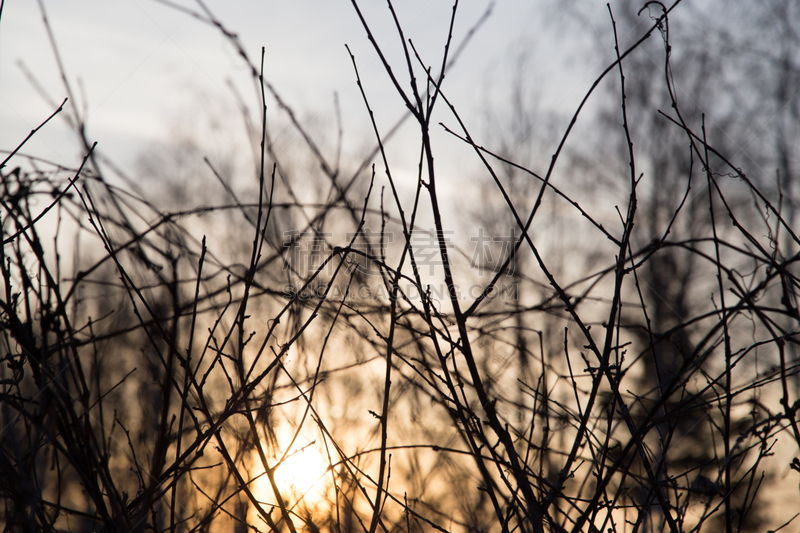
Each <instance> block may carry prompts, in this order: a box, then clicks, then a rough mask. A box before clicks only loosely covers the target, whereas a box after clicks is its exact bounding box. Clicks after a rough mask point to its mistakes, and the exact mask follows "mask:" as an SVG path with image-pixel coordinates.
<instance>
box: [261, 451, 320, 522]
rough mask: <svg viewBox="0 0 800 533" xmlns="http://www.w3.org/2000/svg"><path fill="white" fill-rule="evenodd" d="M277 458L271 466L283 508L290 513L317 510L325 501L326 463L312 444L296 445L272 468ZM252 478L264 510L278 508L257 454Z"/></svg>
mask: <svg viewBox="0 0 800 533" xmlns="http://www.w3.org/2000/svg"><path fill="white" fill-rule="evenodd" d="M279 460H280V457H279V458H277V459H274V460H273V462H272V463H271V464H270V466H271V467H273V468H275V485H276V486H277V488H278V490H279V491H280V494H281V497H282V498H283V500H284V503H285V504H286V506H287V507H288V508H289V509H290V510H291V509H294V510H297V508H301V509H316V508H319V507H320V504H322V503H323V502H324V501H325V498H326V495H327V490H328V488H329V486H330V478H328V477H326V473H327V471H328V461H327V459H326V458H325V457H324V456H323V452H322V450H320V449H319V447H318V443H316V442H315V441H311V442H306V443H305V444H299V443H298V444H296V445H295V446H294V447H292V450H291V452H289V453H288V454H287V455H286V457H285V458H284V459H283V461H282V462H281V463H280V464H279V465H278V466H277V467H275V465H276V464H277V462H278V461H279ZM253 461H254V463H253V464H254V469H255V474H256V475H257V476H258V478H257V479H256V481H255V482H254V484H253V493H254V495H255V497H256V498H257V499H258V500H259V502H261V503H262V504H263V505H266V506H273V505H277V499H276V498H275V494H274V491H273V489H272V487H271V486H270V482H269V479H268V478H267V476H266V475H265V474H264V468H263V465H262V464H261V460H260V459H259V458H258V454H254V455H253Z"/></svg>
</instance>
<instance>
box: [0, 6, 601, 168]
mask: <svg viewBox="0 0 800 533" xmlns="http://www.w3.org/2000/svg"><path fill="white" fill-rule="evenodd" d="M182 4H183V5H185V6H188V7H191V8H192V9H197V5H196V4H194V3H192V2H189V1H188V0H182ZM552 4H553V3H552V2H550V1H545V0H542V1H539V2H536V1H530V0H499V1H497V2H496V3H495V4H494V7H493V9H492V13H491V15H490V17H489V19H488V20H487V21H486V23H485V24H484V25H483V26H482V27H481V28H480V29H479V31H478V32H477V34H476V35H475V37H474V38H473V39H472V41H471V42H470V43H469V45H468V47H467V48H466V49H465V51H464V54H463V55H462V56H461V59H460V60H459V62H458V64H457V65H456V66H455V68H454V69H453V70H452V71H451V73H450V76H449V79H448V80H447V85H446V87H445V89H446V91H447V93H448V96H449V97H450V98H451V99H452V100H453V101H454V102H455V103H456V104H457V105H458V106H459V109H460V110H461V111H462V112H463V113H464V114H465V115H466V116H468V117H470V118H474V120H473V125H474V127H475V128H478V127H479V124H477V121H478V118H477V117H479V116H480V113H481V111H482V110H484V109H486V108H487V102H486V99H487V96H491V95H492V94H493V91H495V92H496V91H497V90H498V85H502V80H503V77H504V76H506V77H508V76H509V72H511V69H512V64H513V57H514V55H515V54H516V53H517V52H518V51H520V50H522V49H527V50H528V51H529V56H530V57H529V62H528V65H529V67H530V71H531V72H530V76H531V77H533V78H535V79H536V81H535V85H536V90H537V91H538V92H537V98H538V99H539V100H540V101H541V102H542V105H543V106H544V108H545V109H561V110H564V111H567V110H569V109H573V108H574V105H575V102H577V101H578V100H579V98H580V97H581V96H582V95H583V93H584V92H585V90H586V89H587V88H588V86H589V84H590V83H591V81H593V77H592V76H591V75H592V74H594V73H595V72H596V70H595V71H593V70H592V69H588V70H587V69H586V65H585V64H578V63H576V62H575V61H574V59H575V57H573V55H574V54H573V55H571V54H570V53H565V50H566V49H567V48H568V47H567V46H566V40H565V39H563V38H561V37H559V32H558V26H559V24H560V22H559V21H558V17H557V15H556V14H555V12H554V10H553V8H552ZM44 5H45V8H46V12H47V15H48V18H49V20H50V24H51V27H52V30H53V34H54V37H55V40H56V42H57V44H58V48H59V52H60V55H61V59H62V61H63V64H64V67H65V69H66V71H67V75H68V78H69V80H70V82H71V83H72V84H73V90H74V91H75V95H74V96H75V99H76V100H77V101H78V104H79V106H80V107H81V108H83V109H85V111H84V114H85V115H86V117H87V122H88V126H89V128H88V136H89V140H90V141H98V142H99V146H100V148H101V149H102V150H104V152H105V153H106V154H108V155H110V156H111V157H112V158H113V159H114V160H116V161H118V162H119V163H120V164H122V165H130V164H131V163H132V162H134V161H135V160H136V157H137V156H138V155H139V154H141V152H142V151H143V150H145V149H146V148H147V146H148V145H151V144H152V143H153V142H164V141H166V140H167V139H169V138H170V136H171V135H172V134H173V132H174V125H175V124H176V123H180V122H181V121H182V120H185V118H186V117H187V116H191V115H193V114H196V113H198V112H200V110H201V109H202V108H203V107H205V106H206V105H207V103H208V102H216V103H215V104H214V105H215V106H216V107H217V108H218V109H235V105H234V102H235V99H234V97H233V92H232V90H231V88H230V85H229V82H228V80H232V81H233V83H234V84H235V85H236V86H237V87H238V90H239V91H241V93H242V96H243V98H244V99H245V100H246V102H247V103H248V104H249V105H251V106H254V104H255V103H256V99H255V97H256V95H255V91H254V87H253V84H252V82H251V81H250V78H249V76H248V71H247V69H246V67H245V66H244V63H243V61H242V60H241V59H240V58H239V57H237V55H236V53H235V50H234V49H233V47H232V46H231V45H230V44H229V43H228V42H226V41H225V39H223V38H222V36H221V35H220V33H219V31H217V30H216V29H215V28H212V27H209V26H208V25H206V24H203V23H202V22H199V21H198V20H196V19H195V18H193V17H191V16H190V15H188V14H186V13H183V12H180V11H177V10H174V9H170V8H167V7H165V6H163V5H161V4H158V3H156V2H154V1H151V0H112V1H109V0H72V1H70V2H64V1H47V0H44ZM207 5H208V6H209V8H210V9H211V10H212V12H213V13H214V14H215V15H216V16H217V17H218V18H219V19H220V20H221V21H222V22H223V23H224V24H225V26H226V27H227V28H228V29H229V30H231V31H233V32H236V33H237V34H238V35H239V36H240V38H241V40H242V42H243V44H244V46H245V48H246V50H247V52H248V53H249V54H250V56H251V59H252V60H253V61H255V62H257V61H258V60H259V56H260V47H261V46H264V47H266V61H265V74H266V77H267V79H268V80H269V81H270V82H272V83H273V84H274V86H275V87H276V89H277V90H278V91H279V92H280V93H281V95H282V96H283V97H284V99H285V100H286V102H287V103H288V104H289V105H291V106H292V107H293V108H294V109H295V110H296V111H298V113H299V114H300V115H301V116H302V118H303V120H304V121H306V122H313V121H314V119H315V118H320V119H328V120H330V118H331V117H333V116H334V114H333V105H332V104H333V94H334V92H337V93H338V94H339V98H340V103H341V107H342V114H343V123H344V127H345V132H346V134H345V135H346V142H347V141H348V140H349V141H350V142H354V143H357V142H363V139H364V135H365V132H366V131H367V130H366V129H365V128H366V127H368V122H366V118H367V117H366V114H365V113H364V110H363V103H362V102H361V96H360V94H359V92H358V89H357V87H356V84H355V75H354V72H353V68H352V65H351V63H350V58H349V56H348V54H347V51H346V49H345V46H344V45H345V44H348V45H349V46H350V48H351V50H352V51H353V53H354V54H355V56H356V59H357V61H358V65H359V69H360V71H361V74H362V78H363V79H364V82H365V87H366V89H367V92H368V94H369V96H370V98H371V100H372V103H373V105H374V106H376V107H377V108H379V109H380V110H381V111H382V113H380V114H379V116H378V120H379V123H381V124H385V125H386V127H388V125H389V124H391V123H393V121H395V120H397V118H398V117H399V116H400V115H401V114H402V105H400V101H399V99H398V98H397V96H396V95H395V94H394V93H393V90H392V88H391V87H390V86H389V85H388V79H387V76H386V75H385V73H384V72H383V69H382V67H381V65H380V62H379V61H378V60H377V58H376V54H375V53H374V51H373V50H372V47H371V45H370V44H369V42H368V41H367V39H366V33H365V32H364V30H363V29H362V27H361V24H360V22H359V20H358V18H357V15H356V13H355V10H354V9H353V7H352V5H351V3H350V2H348V1H346V0H293V1H291V2H288V1H285V0H281V1H276V0H261V1H255V0H249V1H243V0H233V1H231V0H228V1H209V2H208V4H207ZM361 7H362V10H363V13H364V15H365V17H367V19H368V20H369V22H370V24H371V25H373V27H374V29H375V34H376V37H377V38H378V40H379V41H380V43H381V45H382V46H384V47H385V48H386V50H387V51H388V53H389V55H390V58H391V59H392V60H393V61H395V60H398V59H400V56H399V55H398V54H399V53H400V51H401V49H400V48H399V40H398V38H397V35H396V32H395V31H394V30H393V28H392V26H391V19H390V17H389V12H388V10H387V8H386V3H385V2H382V1H375V0H370V1H363V2H361ZM488 7H489V2H488V1H485V0H469V1H466V2H461V3H460V5H459V12H458V18H457V21H456V31H455V36H454V39H455V42H456V43H460V42H461V41H462V40H463V39H464V36H465V35H466V33H467V31H468V30H469V29H470V28H471V27H472V26H473V25H474V24H475V23H476V22H477V21H478V20H480V18H481V16H482V14H483V13H484V12H485V11H486V9H487V8H488ZM396 8H397V10H398V16H399V18H400V20H401V23H402V24H403V26H404V31H405V32H406V36H407V37H408V38H411V39H412V40H413V41H414V42H415V44H416V45H417V46H418V49H419V50H420V52H421V53H422V55H423V58H424V59H425V60H426V62H428V63H430V64H432V65H438V64H439V61H440V58H441V49H442V45H443V43H444V41H445V38H446V28H447V24H448V21H449V18H450V15H451V10H452V4H451V2H450V1H449V0H448V1H441V0H404V1H403V2H397V6H396ZM584 8H585V9H586V10H590V11H591V10H596V11H597V12H598V16H607V15H604V10H605V6H604V4H603V3H601V2H594V1H590V0H587V1H586V2H585V6H584ZM582 9H583V8H582ZM578 35H579V34H578ZM562 37H563V36H562ZM574 39H575V37H574V36H573V40H574ZM578 44H580V43H578ZM583 45H586V42H584V43H583ZM578 49H579V48H577V47H576V48H575V50H578ZM611 52H612V51H611V50H610V49H609V50H608V51H607V52H606V53H607V54H610V53H611ZM602 56H603V54H602V53H600V54H598V56H597V57H598V59H599V58H601V57H602ZM608 57H609V58H610V57H611V56H608ZM595 62H596V65H595V66H596V67H599V66H600V64H601V63H600V61H597V60H595ZM589 63H591V61H590V62H589ZM20 65H24V69H23V68H21V67H20ZM581 69H583V70H581ZM25 70H27V71H28V72H29V73H30V75H32V76H33V77H35V78H36V80H37V83H38V84H40V86H41V89H42V90H43V91H44V92H46V93H47V95H48V97H49V98H50V99H51V102H48V101H47V99H45V98H44V97H43V96H42V95H41V94H40V90H39V89H37V88H36V87H35V86H34V84H33V83H32V82H31V80H30V79H29V78H28V76H27V75H26V74H25V72H24V71H25ZM65 96H66V92H65V90H64V87H63V84H62V83H61V80H60V77H59V72H58V69H57V67H56V62H55V58H54V54H53V51H52V48H51V46H50V43H49V40H48V36H47V33H46V31H45V28H44V25H43V23H42V16H41V13H40V10H39V6H38V3H37V2H36V1H34V0H24V1H21V2H18V1H10V2H6V3H5V7H4V11H3V13H2V21H0V124H2V128H0V148H2V149H11V148H13V147H14V146H16V144H17V143H18V142H19V141H20V140H21V139H22V138H24V136H25V135H26V134H27V133H28V132H29V131H30V130H31V129H32V128H33V127H35V126H36V125H37V124H38V123H39V122H41V121H42V120H43V119H44V118H46V117H47V116H48V115H49V114H50V113H51V112H52V111H53V104H52V102H60V101H61V100H63V98H64V97H65ZM204 102H205V103H204ZM496 105H497V104H496ZM272 112H273V111H272V110H270V113H272ZM275 113H277V111H275ZM323 121H324V120H323ZM351 131H352V132H355V133H352V134H350V136H349V137H348V132H351ZM79 151H80V150H79V143H78V142H77V141H76V139H75V137H74V133H73V132H71V131H70V130H69V129H68V128H66V127H65V125H64V124H63V121H58V122H57V123H54V124H52V125H48V126H47V127H46V128H45V129H44V130H43V131H42V132H40V133H39V134H38V135H37V137H36V139H34V140H32V141H31V142H30V144H28V145H27V146H26V149H25V152H27V153H34V154H36V155H39V156H42V157H47V158H49V159H52V160H54V161H56V162H59V163H62V164H67V165H75V164H76V160H77V159H76V158H77V156H78V153H79Z"/></svg>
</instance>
